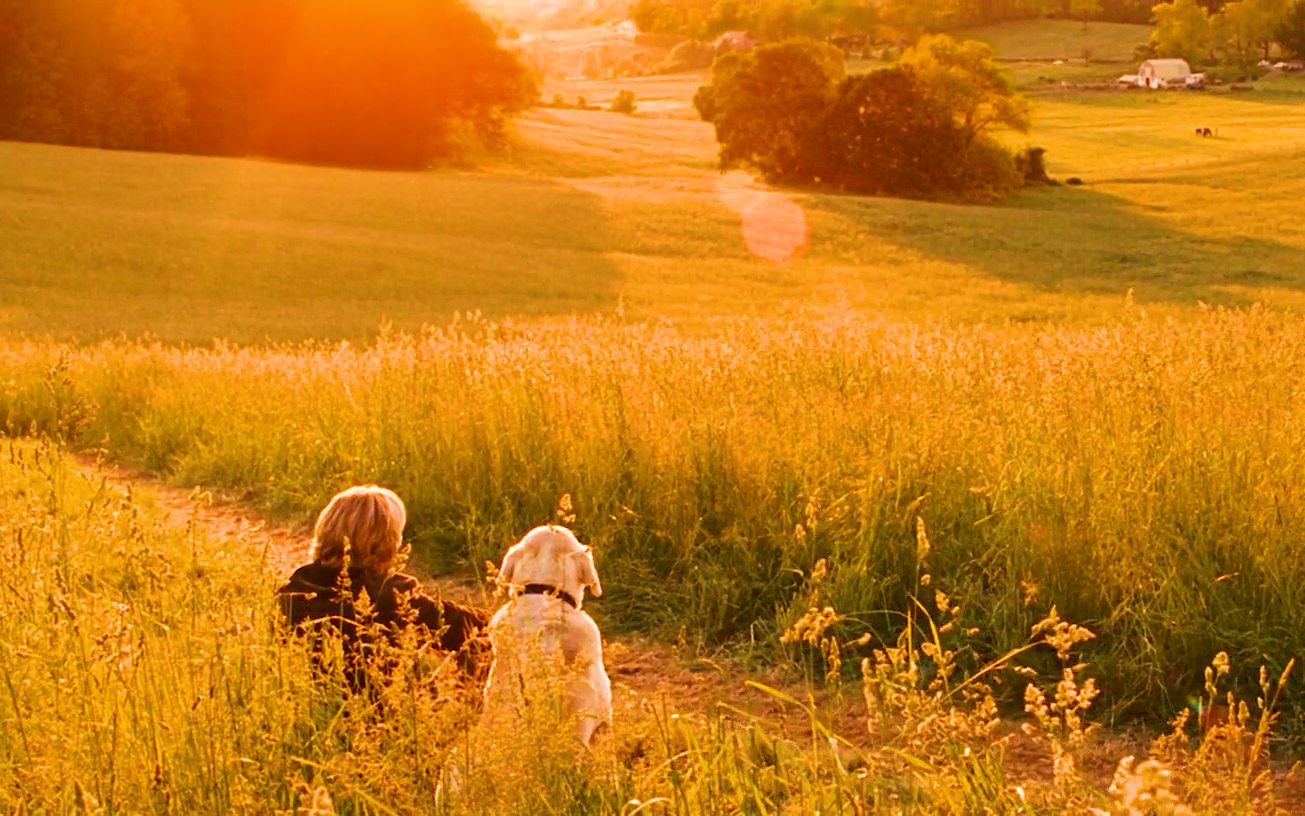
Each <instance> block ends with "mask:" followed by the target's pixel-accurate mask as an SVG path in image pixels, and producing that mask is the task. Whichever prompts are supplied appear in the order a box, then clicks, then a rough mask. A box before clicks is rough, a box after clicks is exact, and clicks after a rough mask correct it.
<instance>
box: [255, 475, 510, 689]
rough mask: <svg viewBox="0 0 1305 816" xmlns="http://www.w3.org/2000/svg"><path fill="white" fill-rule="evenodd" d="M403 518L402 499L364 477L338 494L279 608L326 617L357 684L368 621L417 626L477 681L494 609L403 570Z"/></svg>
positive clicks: (306, 617)
mask: <svg viewBox="0 0 1305 816" xmlns="http://www.w3.org/2000/svg"><path fill="white" fill-rule="evenodd" d="M406 522H407V511H406V510H405V509H404V506H403V501H402V500H401V499H400V498H399V497H398V496H397V495H396V494H395V493H394V492H393V491H392V490H387V489H385V488H383V487H377V486H375V485H362V486H358V487H351V488H349V489H348V490H345V491H344V492H342V493H338V494H336V496H335V497H334V498H332V499H331V501H330V503H329V504H327V505H326V508H325V509H324V510H322V512H321V513H320V514H319V515H318V516H317V524H316V526H315V527H314V528H313V543H312V563H310V564H305V565H304V566H302V567H299V568H298V569H296V570H295V571H294V573H293V574H292V575H291V576H290V580H289V581H288V582H287V583H286V584H285V586H283V587H281V588H280V589H278V590H277V597H278V599H279V601H280V605H281V611H282V612H283V613H284V614H285V616H286V620H287V622H288V623H289V624H290V625H291V626H292V627H294V628H295V629H296V630H297V631H307V630H311V629H312V628H314V627H316V626H321V625H323V624H325V625H330V626H333V627H334V628H335V629H336V630H337V631H339V632H340V634H341V635H342V636H343V643H344V656H345V670H346V672H347V674H348V679H349V684H350V686H351V687H352V688H353V689H354V690H355V691H357V690H359V689H360V688H363V687H365V686H366V685H367V679H366V678H367V671H368V668H369V666H368V665H367V663H368V661H367V655H368V654H369V653H371V652H372V651H373V649H372V648H371V645H370V644H371V643H372V641H373V637H372V634H371V632H370V631H369V629H368V627H367V625H366V624H367V623H368V622H369V621H370V622H371V623H374V624H375V625H376V626H378V627H380V629H381V631H383V632H385V634H386V635H387V636H388V637H389V639H390V640H391V641H394V640H396V639H397V637H398V633H399V630H400V629H401V628H405V627H409V626H412V627H418V629H417V631H418V634H419V637H420V638H421V639H422V640H423V641H426V639H428V638H429V641H428V642H429V643H430V644H431V645H433V646H435V647H436V648H439V649H441V650H443V651H445V652H450V653H455V654H456V655H457V660H458V664H459V666H460V668H461V669H462V673H463V674H464V675H465V678H466V679H467V680H469V681H471V682H473V683H475V687H476V688H477V689H478V688H479V687H480V686H481V685H483V683H484V679H485V675H486V673H487V672H488V670H489V663H490V659H491V655H490V650H489V646H488V640H487V639H486V638H485V637H483V634H484V631H485V626H486V625H487V624H488V623H489V612H488V611H487V610H484V609H477V608H475V607H471V606H463V605H461V604H456V603H452V602H451V601H446V600H442V599H440V598H436V597H432V596H431V595H428V594H427V593H425V592H423V591H422V589H421V584H420V582H419V581H418V580H417V579H416V578H415V577H413V576H411V575H407V574H405V573H403V572H400V571H399V568H400V567H401V565H402V563H403V560H404V556H405V555H406V548H405V547H404V546H403V527H404V524H405V523H406ZM364 593H366V600H365V601H363V597H362V596H363V594H364ZM369 609H370V613H368V611H367V610H369ZM360 618H364V620H360ZM370 668H372V669H373V670H375V669H377V668H383V667H375V666H373V667H370Z"/></svg>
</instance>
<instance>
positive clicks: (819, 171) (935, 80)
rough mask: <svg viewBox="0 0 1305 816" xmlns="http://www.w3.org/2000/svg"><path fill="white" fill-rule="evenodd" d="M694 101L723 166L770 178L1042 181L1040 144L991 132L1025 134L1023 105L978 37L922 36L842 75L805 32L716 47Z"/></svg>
mask: <svg viewBox="0 0 1305 816" xmlns="http://www.w3.org/2000/svg"><path fill="white" fill-rule="evenodd" d="M694 105H695V106H696V108H697V110H698V113H699V115H700V116H701V117H702V118H703V119H704V120H706V121H707V122H710V123H711V124H712V125H714V126H715V129H716V139H717V141H718V142H719V143H720V164H721V167H722V168H723V169H724V168H729V167H746V168H750V169H753V170H756V171H758V172H759V173H761V175H762V176H764V177H765V178H766V179H767V180H768V181H772V182H783V183H789V184H815V185H821V186H826V187H833V188H836V189H841V190H846V191H849V192H856V193H864V194H872V195H896V196H907V197H924V198H964V199H974V198H987V199H992V198H1000V197H1001V196H1003V195H1005V194H1007V193H1009V192H1010V191H1011V190H1013V189H1015V188H1016V187H1019V186H1021V185H1022V184H1024V183H1025V181H1026V180H1033V179H1038V180H1045V175H1044V174H1043V173H1042V170H1041V161H1040V158H1041V152H1040V151H1038V152H1037V154H1036V159H1037V163H1036V167H1034V166H1031V165H1030V163H1029V162H1030V159H1031V158H1033V157H1032V156H1031V154H1025V155H1024V156H1017V155H1015V154H1012V153H1011V152H1010V151H1009V150H1007V149H1006V148H1004V147H1002V146H1001V145H1000V144H998V143H997V141H996V140H994V139H993V138H992V137H991V136H990V135H989V131H990V130H991V129H992V128H993V127H998V126H1000V127H1007V128H1011V129H1014V130H1017V131H1025V130H1027V129H1028V126H1029V119H1028V106H1027V103H1026V102H1025V100H1024V99H1023V98H1022V97H1020V96H1019V95H1018V94H1016V93H1015V91H1014V89H1013V88H1012V87H1011V85H1010V83H1009V81H1008V80H1007V79H1006V77H1005V76H1004V75H1003V74H1002V73H1001V71H1000V70H999V69H998V68H997V66H996V65H995V64H994V62H993V55H992V50H991V48H990V47H989V46H987V45H986V44H983V43H979V42H965V43H958V42H956V41H955V40H953V39H951V38H950V37H947V36H946V35H932V36H925V37H924V38H923V39H921V40H920V42H919V43H918V44H917V45H916V46H915V47H913V48H911V49H909V50H908V51H907V52H906V53H905V54H903V55H902V58H901V59H900V60H899V61H898V62H897V63H896V64H894V65H892V66H891V67H888V68H883V69H879V70H875V71H870V72H868V73H862V74H855V75H850V76H849V75H848V74H847V70H846V66H845V63H844V59H843V54H842V52H841V51H839V50H838V49H837V48H834V47H833V46H831V45H828V44H826V43H820V42H816V41H814V40H810V39H796V40H786V41H784V42H780V43H774V44H771V45H765V46H761V47H759V48H757V49H755V50H753V51H750V52H746V53H744V52H732V53H727V54H724V55H722V56H721V57H719V58H718V59H717V60H716V63H715V65H714V66H713V67H712V74H711V82H710V84H708V85H704V86H703V87H702V88H700V89H699V90H698V93H697V95H696V96H695V97H694Z"/></svg>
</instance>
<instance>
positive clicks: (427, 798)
mask: <svg viewBox="0 0 1305 816" xmlns="http://www.w3.org/2000/svg"><path fill="white" fill-rule="evenodd" d="M917 542H918V544H919V545H920V546H918V548H917V550H916V554H917V556H918V557H917V566H918V567H921V568H923V567H925V566H926V563H925V562H931V561H932V559H933V556H934V553H933V552H931V549H930V547H929V544H928V539H927V538H926V536H925V535H924V533H923V528H921V530H920V534H919V537H918V539H917ZM0 563H3V565H4V571H3V572H0V809H3V810H4V811H6V812H13V813H75V814H81V815H83V816H84V815H85V814H113V813H160V814H162V813H212V814H246V813H247V814H267V813H278V814H286V815H287V816H289V814H315V815H316V816H325V814H336V813H339V814H399V813H405V814H406V813H440V814H450V815H452V814H457V815H458V816H461V815H462V814H468V815H470V814H504V815H505V816H507V815H509V814H522V816H525V814H538V813H558V814H563V813H565V814H577V815H579V816H585V815H587V814H613V815H615V814H621V815H622V816H633V815H634V814H637V813H644V814H684V816H690V814H693V815H695V816H696V814H756V816H761V814H794V815H795V816H796V815H798V814H809V813H828V814H845V815H846V816H865V815H866V814H874V815H875V816H879V815H882V816H889V814H894V816H901V815H903V814H919V815H920V816H924V814H934V815H936V814H956V815H957V816H961V814H972V813H994V814H998V813H999V814H1054V813H1076V814H1077V813H1086V812H1091V813H1097V814H1120V816H1123V814H1174V815H1175V816H1177V815H1178V814H1195V813H1202V814H1206V813H1208V814H1216V813H1217V814H1224V815H1226V814H1240V815H1242V816H1251V815H1252V814H1255V816H1263V814H1271V813H1277V812H1279V810H1278V808H1279V803H1278V801H1277V800H1276V799H1275V777H1274V776H1273V775H1271V774H1269V773H1267V766H1266V765H1265V758H1266V745H1267V739H1268V737H1269V736H1270V732H1271V727H1272V725H1273V721H1274V717H1275V716H1276V715H1275V712H1274V708H1275V705H1276V702H1277V693H1278V689H1279V685H1280V684H1277V683H1274V682H1272V681H1271V678H1269V677H1267V676H1266V677H1265V679H1264V681H1263V685H1262V688H1261V690H1260V694H1261V699H1260V700H1259V701H1258V702H1256V703H1253V704H1250V705H1247V704H1246V703H1244V702H1241V701H1239V700H1237V699H1234V698H1231V697H1228V698H1226V701H1227V705H1228V706H1229V709H1228V710H1229V712H1230V715H1229V716H1228V718H1227V720H1226V722H1224V723H1222V724H1220V725H1217V726H1215V727H1214V728H1212V729H1211V730H1210V731H1209V732H1208V733H1207V735H1206V737H1205V738H1204V739H1203V740H1199V741H1194V740H1192V739H1190V738H1188V737H1187V736H1186V734H1184V733H1183V732H1182V731H1181V730H1177V731H1175V732H1174V733H1173V734H1171V735H1170V736H1168V737H1165V738H1163V739H1162V740H1160V741H1158V742H1157V743H1156V745H1155V746H1154V748H1153V749H1152V752H1151V753H1152V757H1150V758H1147V759H1144V760H1143V761H1141V762H1136V761H1134V760H1133V758H1132V757H1129V758H1127V759H1126V760H1125V761H1124V762H1122V763H1121V764H1120V766H1119V771H1118V773H1117V774H1116V779H1115V784H1114V785H1113V786H1112V787H1111V788H1110V790H1106V789H1105V785H1104V784H1101V783H1096V784H1093V783H1092V782H1091V781H1090V780H1085V779H1084V778H1082V777H1081V776H1079V775H1077V774H1075V773H1074V768H1075V764H1074V763H1075V759H1076V757H1077V755H1078V752H1079V751H1080V750H1081V746H1082V745H1083V743H1084V741H1085V740H1087V739H1088V738H1089V737H1090V734H1089V728H1088V727H1087V725H1086V723H1085V722H1084V721H1083V719H1082V717H1081V716H1080V715H1082V714H1083V713H1084V712H1085V711H1086V709H1087V708H1089V707H1090V706H1091V704H1092V697H1091V696H1089V695H1080V696H1079V697H1078V698H1077V699H1071V698H1070V696H1069V693H1068V691H1067V689H1068V688H1070V687H1074V684H1075V679H1076V676H1077V675H1076V673H1079V672H1081V671H1082V667H1081V666H1077V665H1073V664H1074V663H1075V661H1076V660H1077V655H1076V654H1074V652H1075V650H1076V649H1077V647H1079V646H1080V645H1081V644H1082V643H1083V642H1084V641H1085V640H1086V639H1087V638H1089V637H1090V633H1088V632H1086V630H1084V629H1082V628H1081V627H1077V626H1074V625H1072V624H1068V623H1066V622H1064V621H1061V620H1059V619H1055V618H1051V619H1048V620H1046V621H1043V622H1042V624H1041V625H1040V626H1039V627H1037V629H1036V630H1035V632H1034V633H1033V636H1032V637H1031V638H1030V641H1029V643H1028V644H1026V645H1025V646H1023V647H1021V648H1020V649H1017V650H1015V651H1013V652H1011V653H1008V654H1005V655H1001V656H999V657H998V658H997V659H996V660H994V661H993V662H991V663H989V664H988V665H986V666H985V667H983V668H981V669H979V670H977V671H967V670H965V669H964V668H963V667H962V666H961V665H960V664H961V661H960V660H959V659H958V656H959V655H960V654H961V652H962V651H963V650H964V649H966V648H968V646H967V644H968V643H970V641H971V640H972V639H973V637H974V633H973V632H972V631H966V630H962V629H959V628H957V627H955V626H954V625H952V623H953V622H954V620H955V618H956V615H957V608H956V606H955V605H953V604H952V603H950V602H945V601H944V600H940V599H938V598H937V597H936V598H935V601H936V604H935V605H934V606H936V609H935V608H934V606H930V605H926V604H924V603H915V602H914V599H915V597H916V596H915V595H914V594H913V595H912V598H913V606H912V607H911V609H912V610H913V611H909V612H908V614H907V615H906V617H907V618H909V620H908V621H907V622H906V623H905V624H904V625H900V626H899V630H898V632H897V633H896V634H895V635H894V636H892V637H890V638H889V639H888V640H887V641H886V642H876V643H875V644H874V649H873V655H872V656H871V657H869V658H867V660H866V661H865V663H864V674H865V681H864V684H863V689H862V693H863V694H864V695H865V696H866V700H867V704H868V705H869V707H870V710H871V712H872V714H871V718H870V721H869V722H868V723H867V728H868V730H866V731H863V732H861V733H849V734H835V733H833V732H831V731H830V730H829V729H828V728H827V727H825V726H823V725H821V724H820V722H819V719H818V717H817V716H816V712H815V711H814V710H813V709H811V708H810V707H809V706H807V705H806V704H804V703H802V702H801V701H799V700H797V699H794V698H792V697H789V696H787V695H786V694H785V693H784V692H781V691H777V690H770V691H769V693H771V694H773V695H774V696H775V697H777V698H779V699H781V700H784V701H786V702H787V703H788V704H790V705H792V706H795V707H797V708H805V709H806V710H807V711H808V713H809V714H810V715H811V719H812V723H813V730H812V736H811V738H810V739H809V740H794V739H791V738H787V737H785V736H783V735H780V734H776V733H774V732H772V731H770V730H768V729H767V728H765V727H763V726H762V725H761V724H759V723H757V722H751V721H749V720H748V719H747V718H746V717H741V716H740V715H739V714H738V712H731V711H729V710H728V709H725V708H721V709H718V710H716V711H715V712H707V713H704V714H699V715H684V714H681V713H677V712H676V710H675V708H674V702H673V701H670V702H667V701H662V702H661V703H660V704H650V705H645V706H643V707H642V708H639V707H630V708H629V709H628V710H623V711H622V712H621V716H620V717H619V719H618V721H617V722H616V723H615V724H614V731H613V732H612V733H611V734H610V735H608V736H607V737H606V738H604V739H602V740H600V741H599V742H598V745H597V747H596V748H595V749H594V750H592V751H582V750H578V746H572V745H568V744H567V742H566V740H565V739H564V738H562V737H561V736H560V735H562V734H566V733H569V729H565V728H563V727H562V725H561V724H560V723H559V722H557V721H556V720H555V719H551V714H550V712H549V711H548V710H547V708H546V707H541V706H533V707H531V708H529V709H528V710H527V711H526V712H525V716H524V718H523V719H522V720H520V721H518V722H517V723H516V724H515V726H514V728H512V729H511V730H510V731H507V732H505V731H504V730H501V729H495V728H484V727H480V726H477V724H476V722H477V716H476V713H475V712H474V711H472V710H469V709H467V708H466V707H465V706H464V704H463V703H464V701H465V700H466V698H465V696H460V695H458V694H455V693H451V692H450V691H449V688H448V686H447V685H446V684H444V683H442V682H441V678H442V677H443V676H444V675H443V674H442V673H441V672H442V671H443V667H442V666H441V664H440V663H439V662H438V661H432V660H431V659H430V657H431V656H430V655H429V653H428V651H426V650H422V649H420V648H419V644H417V643H416V642H415V641H413V640H412V639H411V638H409V637H402V638H400V639H399V641H398V642H397V643H396V644H394V646H392V647H390V648H392V650H393V651H390V652H389V653H387V654H385V655H383V656H382V658H383V659H381V660H379V661H378V662H377V663H376V664H374V665H376V666H379V665H388V666H390V667H391V668H390V670H389V672H388V674H386V675H383V676H382V675H376V676H375V680H376V685H375V686H374V688H376V693H375V694H374V695H365V694H357V695H351V694H350V693H348V692H347V691H346V689H347V688H348V685H349V684H348V682H347V680H346V679H345V675H344V673H343V670H342V666H341V665H340V660H339V658H340V653H339V649H338V647H339V644H338V642H337V643H332V642H331V640H330V638H329V636H328V637H327V638H326V639H325V640H324V641H322V651H321V652H320V655H321V657H320V659H319V660H318V661H317V662H316V663H315V662H314V659H313V657H312V651H311V649H310V646H309V643H308V642H307V641H305V640H303V639H300V638H296V637H291V636H289V635H288V633H287V632H285V631H283V629H282V624H281V621H280V619H279V613H278V612H277V611H276V610H275V608H274V604H273V603H272V597H271V590H272V588H273V586H274V584H275V581H276V580H277V578H278V577H277V576H275V575H272V574H271V573H270V571H269V568H268V565H267V564H266V563H264V562H263V561H262V560H261V554H260V553H259V552H258V551H257V547H255V546H254V545H253V544H252V543H251V542H246V541H240V540H234V541H232V540H220V539H213V538H210V537H207V536H206V535H204V533H203V531H202V530H199V529H198V528H196V527H194V526H191V527H190V528H189V529H178V528H176V527H170V526H168V525H167V524H164V523H161V522H160V520H159V518H158V517H157V516H156V514H155V513H153V512H151V511H150V510H149V509H148V507H147V506H145V505H143V504H142V503H141V502H140V501H138V500H137V498H136V497H134V496H132V495H131V494H125V495H124V494H123V493H121V492H119V491H117V490H115V489H112V488H110V487H108V486H106V485H104V484H102V483H97V482H95V481H92V480H90V479H88V478H86V477H85V476H84V475H83V474H82V473H80V472H79V471H78V470H77V469H76V468H75V467H74V466H73V465H72V464H71V463H70V462H69V461H68V459H67V458H66V457H65V456H64V454H63V452H62V451H60V450H58V449H57V448H55V447H53V446H50V445H46V444H29V443H17V444H15V443H12V442H10V443H6V444H4V445H3V446H2V447H0ZM916 577H917V580H918V582H919V584H918V585H921V586H922V585H925V584H930V583H932V579H931V578H930V579H926V578H924V573H917V574H916ZM831 579H832V574H829V573H826V574H825V575H824V576H823V577H821V576H820V575H819V574H817V576H816V580H815V581H814V582H813V584H812V586H810V587H809V588H808V592H807V595H806V597H805V601H808V602H817V603H818V602H821V601H823V599H824V597H825V595H824V593H825V592H826V590H827V589H828V588H830V587H832V586H833V584H832V583H830V582H831ZM830 616H831V620H835V619H837V617H838V616H837V614H836V613H834V612H832V611H831V613H830ZM817 617H819V616H808V623H807V624H806V625H804V626H798V627H794V629H793V630H792V632H791V633H790V634H791V637H790V638H789V639H790V640H793V639H797V640H802V641H803V642H813V643H819V644H823V646H822V649H821V651H820V654H821V655H822V657H821V658H820V659H823V660H826V661H836V660H837V658H836V653H837V649H831V648H830V647H829V644H830V643H831V642H836V640H837V638H836V637H832V636H830V632H829V627H828V626H825V625H823V624H817V623H815V621H816V619H817ZM820 620H825V618H823V617H820ZM813 626H814V627H815V628H813ZM817 629H818V630H819V631H817ZM831 637H832V639H831ZM378 644H379V642H378ZM843 645H844V647H847V646H850V645H851V644H848V643H844V644H843ZM1037 654H1043V655H1044V656H1047V657H1050V656H1051V655H1056V656H1057V657H1056V658H1054V659H1058V660H1060V661H1061V665H1062V671H1063V676H1062V678H1061V680H1060V682H1059V683H1057V684H1056V685H1055V686H1054V687H1050V686H1047V687H1044V686H1039V685H1037V684H1033V685H1030V686H1029V687H1028V692H1027V696H1028V698H1029V700H1030V701H1031V702H1030V706H1029V710H1030V711H1031V712H1032V713H1033V714H1034V715H1035V720H1034V722H1033V723H1031V724H1030V727H1031V728H1032V730H1033V731H1034V732H1035V733H1037V734H1038V735H1039V736H1040V738H1041V739H1043V740H1045V741H1046V742H1047V744H1048V745H1049V746H1050V748H1051V751H1050V753H1049V755H1048V756H1047V757H1046V758H1045V759H1044V760H1043V761H1044V762H1045V763H1047V765H1048V768H1049V767H1050V763H1051V761H1052V759H1054V761H1055V768H1056V775H1055V779H1054V781H1051V782H1048V783H1046V784H1036V783H1035V784H1033V785H1030V784H1029V782H1028V780H1026V779H1021V778H1020V777H1018V776H1015V775H1012V773H1011V771H1010V769H1009V765H1010V763H1008V762H1006V756H1005V754H1006V749H1007V746H1008V744H1009V741H1010V737H1009V736H1005V737H1003V736H1000V735H999V734H998V733H996V730H997V729H996V722H995V720H994V716H995V711H996V703H995V701H994V699H993V696H992V689H993V685H992V684H993V682H994V681H995V679H996V678H998V677H999V676H1002V675H1003V673H1005V672H1007V671H1008V670H1011V669H1014V668H1017V667H1022V668H1024V669H1025V670H1027V669H1028V668H1029V667H1028V665H1027V662H1026V661H1027V659H1028V658H1030V657H1033V656H1035V655H1037ZM1228 666H1229V662H1228V659H1227V657H1226V655H1225V656H1220V657H1219V658H1217V659H1216V660H1215V661H1214V664H1213V665H1212V666H1210V667H1209V669H1208V670H1207V672H1206V674H1205V682H1206V687H1207V688H1206V691H1207V701H1208V702H1215V701H1218V700H1221V699H1225V698H1223V690H1222V688H1221V686H1222V685H1223V684H1224V683H1226V680H1227V673H1228ZM1077 687H1078V688H1084V689H1086V688H1090V687H1091V683H1090V681H1089V682H1088V683H1086V684H1082V685H1080V686H1077ZM450 762H453V763H456V764H455V765H453V766H451V765H450V764H449V763H450ZM450 767H456V768H458V771H457V773H456V775H453V776H451V775H450V772H449V771H448V770H447V769H448V768H450ZM1028 770H1029V769H1028V768H1027V762H1026V767H1025V772H1026V774H1027V772H1028ZM451 780H454V781H451ZM1021 782H1023V784H1021ZM1089 808H1094V809H1091V810H1089Z"/></svg>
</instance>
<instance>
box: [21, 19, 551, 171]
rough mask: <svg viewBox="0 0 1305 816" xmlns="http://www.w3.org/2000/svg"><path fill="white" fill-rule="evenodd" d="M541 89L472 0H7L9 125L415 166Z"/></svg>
mask: <svg viewBox="0 0 1305 816" xmlns="http://www.w3.org/2000/svg"><path fill="white" fill-rule="evenodd" d="M535 96H536V92H535V89H534V86H533V80H532V79H531V77H530V76H529V75H528V73H527V72H526V70H525V69H524V68H523V67H522V66H521V64H520V63H519V62H518V61H517V59H516V58H515V57H514V56H513V55H511V54H510V53H508V52H506V51H504V50H502V49H501V48H499V46H498V44H497V38H496V36H495V34H494V32H493V31H492V30H491V29H490V27H489V26H488V25H487V24H486V23H485V22H484V21H483V20H482V19H481V18H480V17H478V16H477V15H476V14H475V13H473V12H471V11H469V10H468V9H467V8H466V6H465V5H463V4H462V3H461V2H458V0H386V2H384V3H372V2H368V0H41V2H32V0H0V139H15V140H26V141H43V142H52V143H58V144H69V145H82V146H89V147H107V148H123V149H138V150H166V151H187V152H200V153H214V154H227V155H234V154H258V155H266V156H274V157H281V158H288V159H294V160H302V161H313V162H328V163H343V164H355V165H366V166H389V167H415V166H422V165H425V164H428V163H430V162H432V161H435V160H438V159H439V158H441V157H446V156H449V155H450V154H452V153H455V152H456V151H457V150H458V149H459V147H460V146H461V145H464V144H466V143H467V142H468V141H469V140H477V141H494V140H495V139H497V138H500V137H501V134H502V128H503V125H504V117H506V116H508V115H510V114H511V113H513V112H515V111H517V110H519V109H521V108H523V107H524V106H526V105H528V104H530V103H531V102H532V101H533V100H534V98H535Z"/></svg>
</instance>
